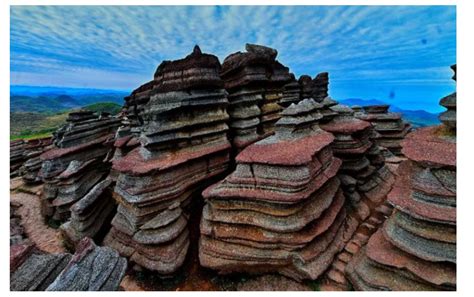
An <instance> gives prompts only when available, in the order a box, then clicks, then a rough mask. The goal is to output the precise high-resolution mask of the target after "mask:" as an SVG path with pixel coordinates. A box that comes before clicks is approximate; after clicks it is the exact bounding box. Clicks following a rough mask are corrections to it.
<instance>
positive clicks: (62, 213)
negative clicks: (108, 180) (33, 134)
mask: <svg viewBox="0 0 474 297" xmlns="http://www.w3.org/2000/svg"><path fill="white" fill-rule="evenodd" d="M119 123H120V120H119V119H118V118H114V117H110V116H109V115H107V114H101V115H100V116H97V115H95V114H94V113H92V112H90V111H77V112H72V113H70V114H69V116H68V119H67V124H66V125H64V126H63V127H61V128H60V129H58V131H57V132H56V133H54V141H53V142H54V146H55V147H54V148H53V149H51V150H49V151H47V152H45V153H43V154H42V155H41V156H40V158H41V160H42V167H41V170H40V172H39V173H38V175H39V177H41V178H42V180H43V182H44V183H45V185H44V189H43V193H42V196H41V200H42V213H43V215H44V216H45V217H47V218H51V219H53V220H57V221H65V220H67V219H68V218H69V217H70V210H69V208H70V207H71V206H72V205H73V204H74V203H75V202H77V201H78V200H79V199H81V198H83V197H84V196H85V195H86V194H87V193H88V192H89V190H91V189H92V188H93V187H94V186H95V185H96V184H97V183H98V182H100V181H101V180H102V179H104V178H105V176H106V175H107V174H108V172H109V168H110V165H108V164H109V162H108V160H109V159H110V158H111V154H112V142H111V140H113V137H114V134H115V131H116V129H117V126H118V125H119Z"/></svg>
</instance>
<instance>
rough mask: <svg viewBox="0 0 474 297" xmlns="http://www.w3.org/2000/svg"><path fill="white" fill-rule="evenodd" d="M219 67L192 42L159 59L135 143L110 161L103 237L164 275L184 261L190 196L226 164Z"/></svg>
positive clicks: (224, 105)
mask: <svg viewBox="0 0 474 297" xmlns="http://www.w3.org/2000/svg"><path fill="white" fill-rule="evenodd" d="M219 70H220V63H219V60H218V59H217V57H215V56H213V55H208V54H203V53H201V50H200V49H199V47H197V46H196V47H195V48H194V51H193V52H192V53H191V54H190V55H188V56H187V57H186V58H184V59H181V60H176V61H164V62H163V63H161V64H160V66H159V67H158V69H157V71H156V73H155V81H156V82H155V84H156V88H154V89H153V91H152V93H151V95H150V100H149V101H148V103H146V104H145V105H144V106H143V112H142V118H143V124H142V126H141V127H140V130H141V134H140V146H139V147H138V148H136V149H134V150H132V151H131V152H130V153H128V154H127V155H126V156H124V157H123V158H121V159H118V160H116V161H114V166H113V168H114V170H115V171H117V172H118V174H119V175H118V177H117V184H116V187H115V190H114V198H115V199H116V201H117V202H118V204H119V206H118V209H117V214H116V215H115V217H114V219H113V220H112V229H111V230H110V232H109V233H108V234H107V236H106V238H105V244H106V245H109V246H111V247H114V248H115V249H117V250H118V251H119V252H120V253H121V254H122V255H124V256H126V257H129V258H130V260H131V261H133V262H135V263H136V264H138V265H139V266H141V267H144V268H146V269H149V270H153V271H156V272H158V273H160V274H163V275H165V274H171V273H173V272H175V271H176V270H177V269H178V268H179V267H180V266H181V265H182V264H183V262H184V259H185V256H186V253H187V250H188V246H189V231H188V226H187V225H188V224H187V222H188V217H189V207H190V203H191V200H192V199H193V197H196V195H198V194H199V193H200V192H201V191H202V189H203V187H205V186H207V185H209V184H210V183H211V182H213V178H216V176H217V175H219V174H220V173H223V172H224V171H225V170H227V168H228V163H229V151H230V143H229V141H228V140H227V135H226V133H227V130H228V126H227V124H226V121H227V120H228V118H229V116H228V114H227V111H226V108H227V105H228V101H227V98H226V95H227V92H226V91H225V89H224V88H223V81H222V80H221V78H220V76H219Z"/></svg>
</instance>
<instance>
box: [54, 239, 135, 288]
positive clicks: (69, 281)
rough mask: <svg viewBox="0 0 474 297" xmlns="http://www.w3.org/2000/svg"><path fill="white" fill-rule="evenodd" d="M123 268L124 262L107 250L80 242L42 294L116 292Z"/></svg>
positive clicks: (115, 252) (85, 241)
mask: <svg viewBox="0 0 474 297" xmlns="http://www.w3.org/2000/svg"><path fill="white" fill-rule="evenodd" d="M126 269H127V260H126V259H125V258H122V257H120V256H119V254H118V253H117V251H114V250H113V249H111V248H109V247H98V246H96V245H95V244H94V242H93V241H92V240H91V239H90V238H84V239H83V240H81V242H80V244H79V245H78V248H77V250H76V253H75V254H74V256H73V257H72V259H71V260H70V261H69V263H68V264H67V266H66V267H65V268H64V269H63V270H62V271H61V273H60V274H59V275H58V277H57V278H56V279H55V280H54V281H53V282H52V283H51V284H50V285H49V286H48V287H47V289H46V291H116V290H118V288H119V285H120V282H121V281H122V278H123V277H124V275H125V270H126Z"/></svg>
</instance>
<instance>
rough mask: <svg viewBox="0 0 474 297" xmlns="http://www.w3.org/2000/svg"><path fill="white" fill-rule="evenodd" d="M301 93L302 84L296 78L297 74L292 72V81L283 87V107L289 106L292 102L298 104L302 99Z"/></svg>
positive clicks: (281, 103)
mask: <svg viewBox="0 0 474 297" xmlns="http://www.w3.org/2000/svg"><path fill="white" fill-rule="evenodd" d="M300 93H301V87H300V84H299V83H298V81H297V80H296V79H295V75H294V74H293V73H290V82H289V83H287V84H286V85H285V86H284V88H283V98H281V101H280V105H281V106H283V107H288V106H290V105H291V104H292V103H295V104H297V103H298V102H300V99H301V98H300Z"/></svg>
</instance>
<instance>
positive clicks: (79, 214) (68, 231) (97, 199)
mask: <svg viewBox="0 0 474 297" xmlns="http://www.w3.org/2000/svg"><path fill="white" fill-rule="evenodd" d="M112 189H113V182H112V180H111V179H105V180H103V181H101V182H99V183H97V184H96V185H95V186H94V187H93V188H92V189H91V190H90V191H89V192H88V193H87V194H86V195H85V196H84V197H83V198H81V199H80V200H79V201H77V202H76V203H74V204H73V205H72V206H71V208H70V211H71V218H70V219H69V220H68V221H67V222H66V223H64V224H62V225H61V227H60V229H61V234H62V237H63V240H64V242H65V243H66V245H67V246H70V247H74V246H76V244H77V243H78V242H79V241H80V240H81V239H82V238H85V237H90V238H95V237H96V235H98V234H99V233H100V232H101V231H102V229H103V228H104V227H108V226H109V225H108V224H107V223H108V222H110V220H111V219H112V218H111V215H113V214H114V213H115V211H116V208H117V206H116V204H115V203H114V201H113V199H112Z"/></svg>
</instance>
